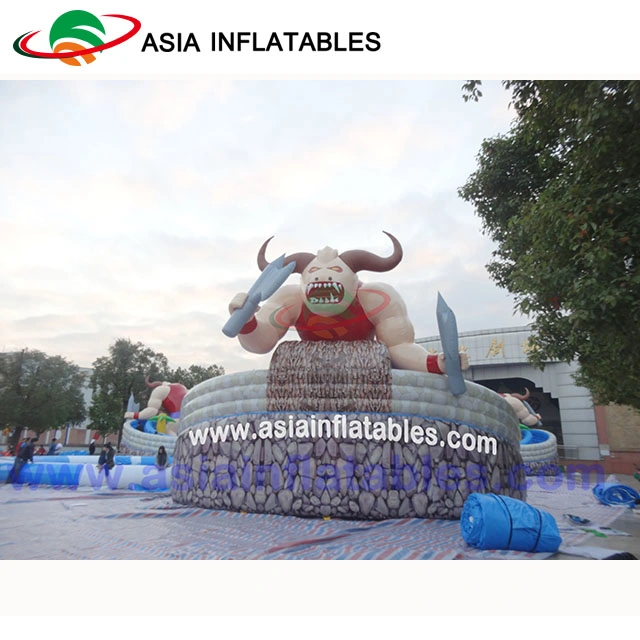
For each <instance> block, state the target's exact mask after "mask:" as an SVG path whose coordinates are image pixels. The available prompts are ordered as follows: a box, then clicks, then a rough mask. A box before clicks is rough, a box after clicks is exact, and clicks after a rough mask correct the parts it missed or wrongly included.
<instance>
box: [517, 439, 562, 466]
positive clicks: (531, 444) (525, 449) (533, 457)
mask: <svg viewBox="0 0 640 640" xmlns="http://www.w3.org/2000/svg"><path fill="white" fill-rule="evenodd" d="M520 453H521V454H522V461H523V463H524V465H525V473H526V474H527V475H547V476H548V475H554V476H555V475H558V474H559V473H561V471H562V470H561V468H560V465H559V458H558V440H557V438H556V436H555V435H554V434H553V433H551V432H550V431H544V430H543V429H527V430H523V437H522V440H521V441H520Z"/></svg>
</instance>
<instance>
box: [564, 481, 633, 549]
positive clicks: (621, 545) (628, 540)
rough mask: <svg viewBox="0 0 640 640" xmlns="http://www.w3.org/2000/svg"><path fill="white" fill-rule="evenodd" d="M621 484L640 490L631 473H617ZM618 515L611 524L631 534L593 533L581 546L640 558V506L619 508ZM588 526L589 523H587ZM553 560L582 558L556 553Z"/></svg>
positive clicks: (614, 527)
mask: <svg viewBox="0 0 640 640" xmlns="http://www.w3.org/2000/svg"><path fill="white" fill-rule="evenodd" d="M615 477H616V478H617V480H618V482H619V483H620V484H624V485H626V486H628V487H633V488H634V489H635V490H636V491H638V492H640V482H638V480H637V479H636V478H635V477H634V476H631V475H619V474H618V475H616V476H615ZM618 511H619V515H618V517H617V518H616V519H615V520H614V521H613V522H612V523H611V524H610V525H609V526H610V527H611V528H613V529H616V530H618V531H624V532H625V533H628V534H630V535H629V536H613V535H609V536H607V537H600V536H596V535H592V536H591V537H590V538H589V539H588V540H587V541H585V542H583V543H582V544H581V545H579V546H581V547H587V546H588V547H598V548H601V549H610V550H611V553H612V554H614V553H616V552H627V553H632V554H633V555H634V556H635V557H636V558H637V559H638V560H640V506H638V507H636V508H635V509H626V508H624V509H618ZM587 528H588V525H587ZM551 559H553V560H580V559H583V558H580V557H579V556H574V555H569V554H566V553H556V554H555V555H553V556H551Z"/></svg>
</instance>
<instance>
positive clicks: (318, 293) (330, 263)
mask: <svg viewBox="0 0 640 640" xmlns="http://www.w3.org/2000/svg"><path fill="white" fill-rule="evenodd" d="M384 233H386V235H387V236H389V238H390V239H391V242H392V243H393V253H392V255H391V256H389V257H387V258H384V257H380V256H377V255H375V254H373V253H370V252H368V251H360V250H354V251H345V252H343V253H340V254H339V253H338V252H337V251H336V250H335V249H332V248H330V247H325V248H324V249H321V250H320V251H318V253H317V255H314V254H312V253H294V254H292V255H289V256H287V257H286V259H285V261H284V264H285V265H287V264H289V263H290V262H292V261H295V269H294V272H295V273H299V274H301V276H302V279H301V281H300V284H299V285H287V286H284V287H282V288H281V289H279V290H278V291H276V292H275V293H274V294H273V295H272V296H271V297H270V298H269V299H268V300H267V301H266V302H265V303H264V305H263V306H262V307H261V308H260V307H258V311H257V313H256V314H255V315H254V316H253V317H252V318H251V319H250V320H249V321H248V322H247V323H246V324H245V325H244V326H243V328H242V330H241V331H240V333H239V335H238V339H239V340H240V344H241V345H242V346H243V347H244V348H245V349H246V350H247V351H250V352H252V353H268V352H269V351H271V349H273V348H274V347H275V345H276V344H277V343H278V341H279V340H280V339H281V338H282V337H283V336H284V335H285V333H286V332H287V331H288V329H289V328H290V327H294V328H295V329H296V331H297V332H298V334H299V336H300V338H301V339H302V340H372V339H376V340H378V341H379V342H381V343H383V344H385V345H386V346H387V348H388V350H389V354H390V356H391V362H392V365H393V366H394V367H395V368H397V369H410V370H413V371H429V372H431V373H446V370H445V359H444V354H442V353H440V354H438V355H436V354H429V355H426V354H425V350H424V349H423V348H422V347H420V346H419V345H417V344H416V343H415V342H414V330H413V325H412V324H411V321H410V320H409V316H408V315H407V309H406V307H405V304H404V302H403V301H402V298H401V297H400V295H399V294H398V293H397V292H396V291H395V289H393V287H391V286H389V285H386V284H382V283H373V284H363V283H362V282H360V280H359V278H358V272H359V271H375V272H385V271H390V270H391V269H393V268H394V267H396V266H397V265H398V263H399V262H400V260H401V259H402V247H401V246H400V243H399V242H398V240H397V239H396V238H395V237H394V236H392V235H391V234H390V233H387V232H386V231H385V232H384ZM270 240H271V238H269V239H268V240H267V241H266V242H265V243H264V244H263V245H262V247H261V248H260V251H259V252H258V266H259V268H260V270H261V271H263V270H264V269H265V267H267V265H268V262H267V259H266V257H265V253H266V248H267V244H268V243H269V241H270ZM246 299H247V294H246V293H238V294H237V295H236V296H235V297H234V298H233V299H232V300H231V302H230V304H229V313H231V314H232V313H233V312H234V311H235V310H236V309H239V308H241V307H242V306H243V305H244V303H245V301H246ZM460 364H461V367H462V369H468V368H469V357H468V355H467V354H466V353H460Z"/></svg>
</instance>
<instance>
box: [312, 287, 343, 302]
mask: <svg viewBox="0 0 640 640" xmlns="http://www.w3.org/2000/svg"><path fill="white" fill-rule="evenodd" d="M305 295H306V296H307V300H308V302H309V303H310V304H338V303H339V302H342V298H343V297H344V287H343V286H342V284H340V283H339V282H310V283H309V284H308V285H307V288H306V289H305Z"/></svg>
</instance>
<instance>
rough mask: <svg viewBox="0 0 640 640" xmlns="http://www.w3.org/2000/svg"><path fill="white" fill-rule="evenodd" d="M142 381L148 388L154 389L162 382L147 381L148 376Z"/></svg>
mask: <svg viewBox="0 0 640 640" xmlns="http://www.w3.org/2000/svg"><path fill="white" fill-rule="evenodd" d="M144 383H145V384H146V385H147V387H149V389H155V388H156V387H159V386H160V385H161V384H162V382H149V376H145V377H144Z"/></svg>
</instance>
